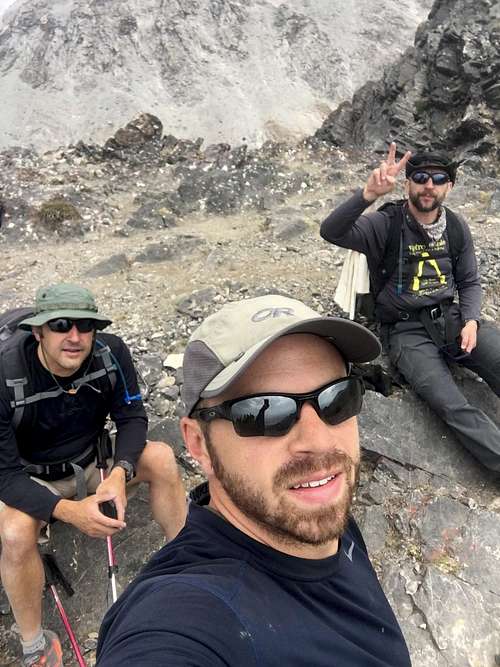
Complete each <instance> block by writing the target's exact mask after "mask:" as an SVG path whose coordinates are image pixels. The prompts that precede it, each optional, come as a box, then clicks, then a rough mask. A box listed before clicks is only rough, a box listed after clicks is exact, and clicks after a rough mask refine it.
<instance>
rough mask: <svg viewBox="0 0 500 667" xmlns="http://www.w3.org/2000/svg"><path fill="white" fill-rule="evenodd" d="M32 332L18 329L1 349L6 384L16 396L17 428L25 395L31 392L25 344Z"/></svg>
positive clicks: (15, 426)
mask: <svg viewBox="0 0 500 667" xmlns="http://www.w3.org/2000/svg"><path fill="white" fill-rule="evenodd" d="M30 335H31V334H30V333H29V332H27V331H21V330H20V329H18V330H17V331H15V333H13V334H11V336H10V337H9V339H8V340H5V341H4V343H3V344H2V347H1V349H0V367H1V370H2V377H3V380H4V382H5V385H6V386H7V388H8V389H9V390H10V391H9V393H10V394H11V395H12V394H13V396H14V400H12V401H11V402H10V405H11V407H12V408H14V415H13V417H12V425H13V427H14V430H16V429H17V428H18V426H19V424H20V423H21V420H22V418H23V415H24V408H25V405H26V401H25V397H26V394H29V393H30V391H29V387H30V379H29V377H28V371H27V366H26V359H25V356H24V344H25V342H26V339H27V338H28V337H29V336H30Z"/></svg>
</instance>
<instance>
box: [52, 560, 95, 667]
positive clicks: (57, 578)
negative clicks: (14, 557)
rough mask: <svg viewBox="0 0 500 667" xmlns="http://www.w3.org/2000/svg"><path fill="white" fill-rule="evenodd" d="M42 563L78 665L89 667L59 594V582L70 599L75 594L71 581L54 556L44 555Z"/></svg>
mask: <svg viewBox="0 0 500 667" xmlns="http://www.w3.org/2000/svg"><path fill="white" fill-rule="evenodd" d="M42 562H43V569H44V570H45V582H46V585H47V587H48V588H50V591H51V593H52V596H53V597H54V601H55V603H56V607H57V610H58V611H59V615H60V616H61V620H62V622H63V625H64V629H65V630H66V633H67V635H68V637H69V641H70V642H71V646H72V647H73V651H74V653H75V656H76V659H77V661H78V665H79V666H80V667H87V664H86V662H85V660H84V659H83V655H82V652H81V651H80V647H79V646H78V642H77V641H76V637H75V634H74V632H73V629H72V627H71V624H70V622H69V619H68V616H67V614H66V612H65V611H64V607H63V605H62V602H61V599H60V598H59V595H58V593H57V589H56V583H58V582H59V583H60V584H61V586H62V587H63V588H64V591H65V592H66V594H67V595H69V596H70V597H71V596H72V595H73V594H74V590H73V589H72V587H71V585H70V583H69V581H68V580H67V579H66V577H65V576H64V574H63V573H62V572H61V570H60V568H59V565H58V564H57V561H56V559H55V557H54V556H53V555H52V554H43V556H42Z"/></svg>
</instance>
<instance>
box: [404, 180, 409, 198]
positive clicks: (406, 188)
mask: <svg viewBox="0 0 500 667" xmlns="http://www.w3.org/2000/svg"><path fill="white" fill-rule="evenodd" d="M409 196H410V181H409V180H408V179H406V180H405V197H406V198H407V199H408V197H409Z"/></svg>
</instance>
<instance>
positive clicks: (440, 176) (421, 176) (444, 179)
mask: <svg viewBox="0 0 500 667" xmlns="http://www.w3.org/2000/svg"><path fill="white" fill-rule="evenodd" d="M410 178H411V180H412V181H413V182H414V183H417V185H425V184H426V183H428V182H429V179H430V178H431V179H432V182H433V184H434V185H445V184H446V183H448V182H449V180H450V177H449V176H448V174H447V173H446V172H444V171H436V172H434V173H430V172H428V171H414V172H413V174H412V175H411V176H410Z"/></svg>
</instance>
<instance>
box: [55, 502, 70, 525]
mask: <svg viewBox="0 0 500 667" xmlns="http://www.w3.org/2000/svg"><path fill="white" fill-rule="evenodd" d="M74 504H75V501H74V500H67V499H66V498H61V499H60V500H59V501H58V502H57V504H56V505H55V507H54V509H53V510H52V517H53V518H54V519H57V520H58V521H62V522H63V523H71V517H72V515H73V507H74Z"/></svg>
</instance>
